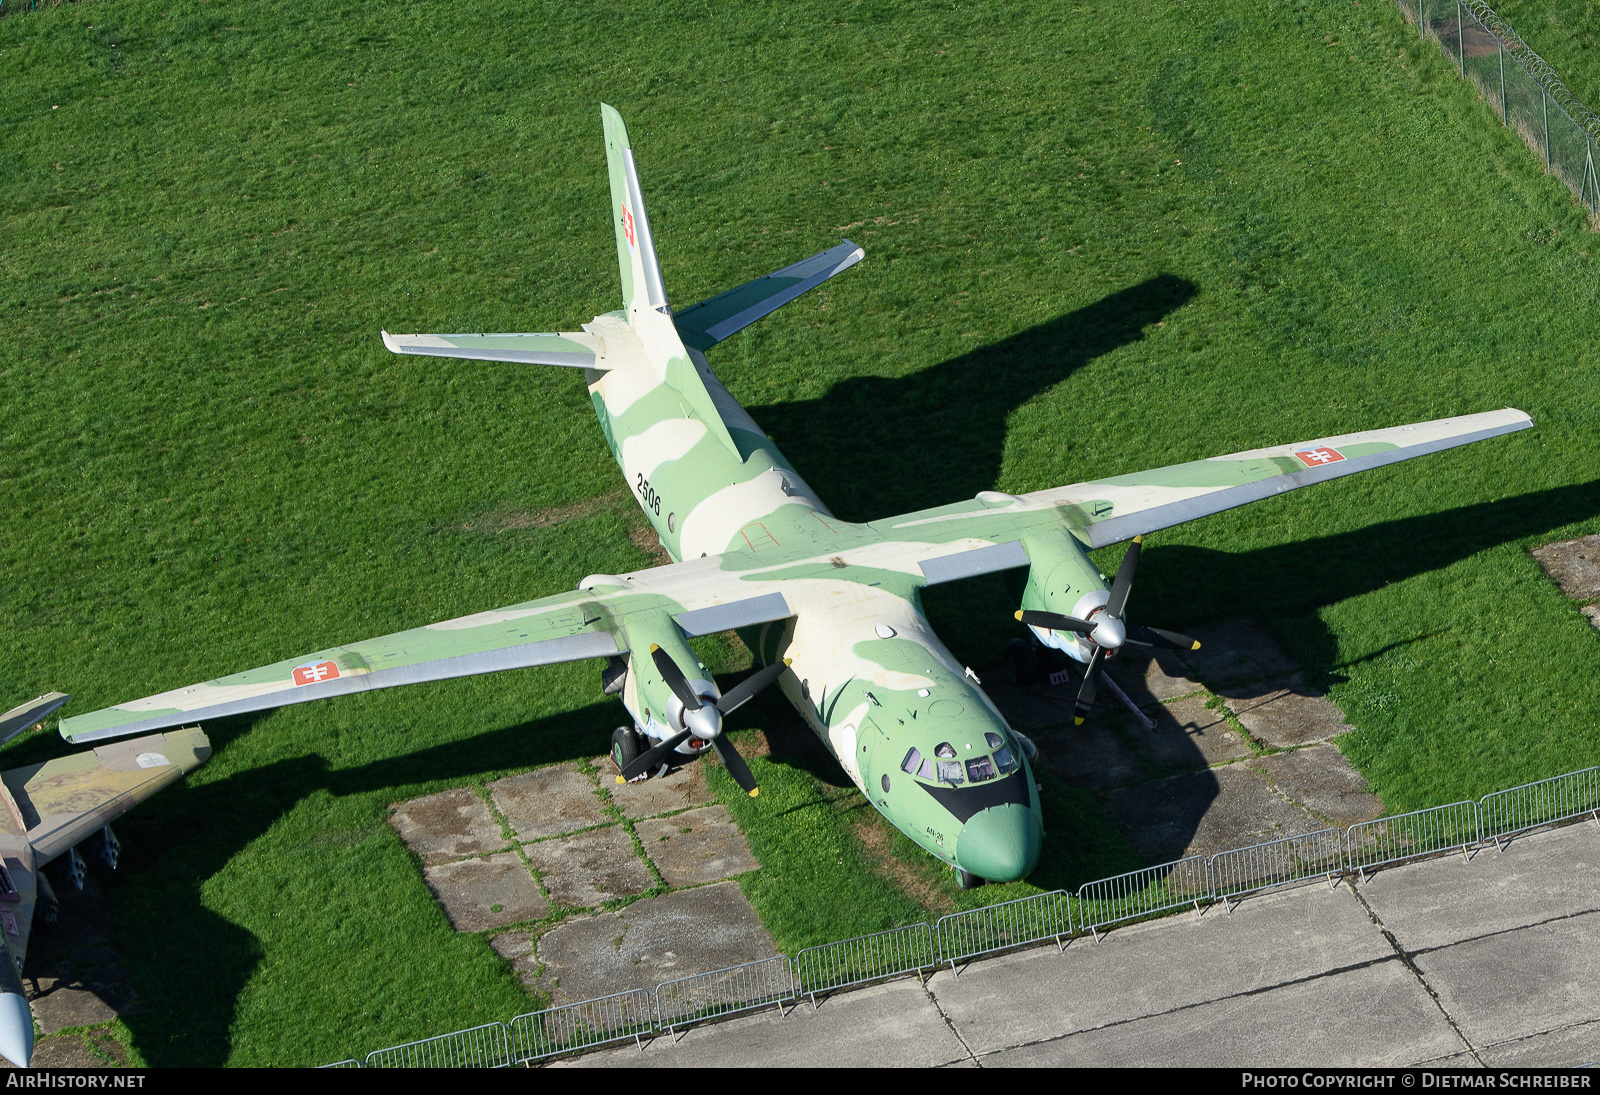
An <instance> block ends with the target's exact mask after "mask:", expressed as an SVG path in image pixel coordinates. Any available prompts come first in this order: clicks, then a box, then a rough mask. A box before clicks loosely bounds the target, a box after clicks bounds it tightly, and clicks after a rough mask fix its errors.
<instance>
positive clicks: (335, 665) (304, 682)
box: [61, 590, 632, 742]
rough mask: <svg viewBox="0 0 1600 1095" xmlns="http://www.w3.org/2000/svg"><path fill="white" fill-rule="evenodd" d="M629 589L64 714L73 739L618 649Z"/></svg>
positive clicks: (514, 609) (465, 621) (453, 623)
mask: <svg viewBox="0 0 1600 1095" xmlns="http://www.w3.org/2000/svg"><path fill="white" fill-rule="evenodd" d="M631 592H632V591H631V590H603V591H598V592H584V591H577V592H573V593H561V594H557V595H556V596H554V597H546V598H543V599H541V600H537V601H529V602H527V603H525V604H521V605H513V606H511V607H509V608H503V609H496V610H494V611H491V612H480V613H477V614H475V615H472V616H464V617H461V618H460V619H456V620H447V621H445V622H443V623H438V624H430V625H428V626H427V627H419V628H414V629H413V630H410V631H402V632H399V633H398V634H394V635H386V636H383V637H382V638H377V639H368V640H366V641H364V642H358V643H352V644H350V645H348V646H339V647H333V648H331V649H328V650H319V651H317V652H316V653H314V654H309V655H305V656H303V657H299V658H290V659H288V660H286V661H281V662H276V663H274V664H273V665H269V666H264V667H262V668H260V669H252V670H249V671H248V672H245V673H235V674H233V675H232V676H228V677H221V678H219V679H217V680H214V681H208V682H206V683H204V684H196V685H190V686H188V687H186V688H178V689H174V690H173V691H170V692H163V693H161V694H160V695H156V696H150V697H148V698H146V699H142V700H135V701H134V702H132V703H126V704H121V705H119V706H116V707H108V708H104V709H102V710H100V711H94V712H91V713H90V714H87V715H79V716H76V717H74V718H70V719H63V720H62V721H61V736H62V737H64V738H66V739H67V740H68V741H73V742H80V741H96V740H99V739H102V738H107V737H116V736H121V735H124V734H131V733H138V732H140V731H143V730H158V729H162V728H164V727H168V726H177V725H179V724H181V723H186V722H200V721H203V720H206V719H217V718H223V717H226V716H229V715H239V714H245V713H248V712H251V711H264V710H269V709H271V708H275V707H285V706H288V705H290V704H296V703H307V702H309V701H311V700H319V699H327V698H329V697H332V696H341V695H347V694H349V693H352V692H365V691H370V690H373V689H378V688H392V687H395V686H396V685H402V684H418V683H421V682H424V681H439V680H449V679H451V678H454V677H466V676H472V675H474V674H479V673H496V672H500V671H502V670H506V669H522V668H527V667H531V666H537V665H552V664H555V663H557V662H568V661H579V660H582V659H584V658H599V657H606V656H608V655H611V654H615V653H617V652H618V651H619V650H621V649H622V647H621V646H620V645H619V643H618V641H617V638H616V636H615V634H613V632H614V630H615V629H616V627H617V620H616V618H615V615H616V614H615V613H614V612H613V611H612V610H611V609H610V608H605V607H602V604H601V602H603V601H605V600H606V599H608V598H612V597H622V596H626V595H627V594H630V593H631Z"/></svg>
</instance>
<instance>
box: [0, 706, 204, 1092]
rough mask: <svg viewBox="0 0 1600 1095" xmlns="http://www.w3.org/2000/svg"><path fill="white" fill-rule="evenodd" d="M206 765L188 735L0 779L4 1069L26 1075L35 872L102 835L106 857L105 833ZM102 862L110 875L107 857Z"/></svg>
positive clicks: (41, 885)
mask: <svg viewBox="0 0 1600 1095" xmlns="http://www.w3.org/2000/svg"><path fill="white" fill-rule="evenodd" d="M58 696H59V697H60V700H59V701H58V702H56V705H57V706H59V703H61V702H65V701H66V699H67V697H65V696H61V694H60V693H51V695H50V696H49V697H43V699H46V700H50V701H54V698H55V697H58ZM39 705H40V701H39V700H35V701H34V703H33V704H30V705H27V706H29V707H34V708H36V707H38V706H39ZM210 755H211V743H210V742H209V741H208V740H207V739H206V736H205V734H204V733H202V732H201V731H200V728H199V727H195V726H191V727H187V728H185V729H182V730H175V731H172V732H171V733H167V734H151V735H150V736H148V737H143V738H136V739H134V740H132V741H120V742H117V743H115V744H112V745H103V746H100V747H99V748H97V749H91V750H88V751H86V752H82V753H75V754H73V755H72V756H67V757H57V758H56V759H55V760H49V761H45V762H44V763H43V764H30V765H26V766H24V767H22V768H14V769H12V770H11V771H9V772H3V773H0V801H3V805H0V1055H4V1057H5V1058H6V1059H7V1060H8V1061H11V1062H12V1063H14V1064H17V1065H21V1066H23V1067H24V1068H26V1067H27V1066H28V1064H29V1061H30V1059H31V1057H32V1055H33V1016H32V1014H31V1013H30V1011H29V1009H28V1002H27V994H26V992H25V990H24V987H23V984H22V979H21V973H22V964H23V962H24V961H25V960H26V957H27V952H28V943H29V940H30V938H31V936H32V933H33V914H34V910H35V909H36V908H37V906H38V903H39V899H40V897H41V894H42V895H44V896H46V897H48V898H49V899H50V900H54V898H53V897H51V896H50V886H49V883H48V881H46V880H45V878H44V876H43V875H42V874H41V873H40V868H42V867H43V866H44V865H45V864H46V863H49V862H50V861H51V860H52V859H55V858H56V857H57V856H59V855H62V854H63V853H65V852H66V851H67V849H69V848H71V847H72V846H73V845H75V844H78V843H80V842H82V841H84V840H87V839H88V838H90V837H93V836H94V835H96V834H98V833H100V832H102V831H103V830H104V831H106V833H107V837H108V842H109V843H110V844H111V846H112V848H113V849H114V848H115V841H114V840H111V839H110V836H109V830H106V826H108V825H110V823H111V822H113V821H115V820H116V819H117V818H119V817H121V816H122V815H123V814H124V813H126V812H127V811H128V810H129V809H130V808H131V807H133V806H135V805H137V804H138V803H140V802H143V801H144V800H145V799H147V798H149V797H150V796H151V795H153V794H155V793H156V792H157V791H159V790H161V788H163V787H166V786H168V785H169V784H172V783H176V782H177V781H178V780H179V779H182V778H183V776H184V774H185V773H187V772H190V771H192V770H193V769H194V768H196V767H197V766H199V765H200V764H201V763H202V762H203V761H205V760H206V758H207V757H209V756H210ZM107 858H108V861H109V862H110V863H111V865H112V866H115V865H116V856H115V852H114V850H113V851H112V852H111V853H110V854H109V855H108V857H107Z"/></svg>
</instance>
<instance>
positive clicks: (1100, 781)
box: [1002, 711, 1144, 787]
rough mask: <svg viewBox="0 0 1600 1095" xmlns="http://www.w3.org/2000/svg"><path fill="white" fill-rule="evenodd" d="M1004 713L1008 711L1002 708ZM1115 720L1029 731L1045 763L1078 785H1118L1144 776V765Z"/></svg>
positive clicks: (1071, 782) (1066, 779) (1050, 768)
mask: <svg viewBox="0 0 1600 1095" xmlns="http://www.w3.org/2000/svg"><path fill="white" fill-rule="evenodd" d="M1002 713H1004V712H1003V711H1002ZM1119 727H1120V723H1119V722H1118V721H1116V720H1111V719H1090V720H1088V721H1086V722H1085V723H1084V724H1083V725H1082V726H1073V725H1072V724H1071V719H1070V717H1069V719H1068V721H1067V725H1065V726H1064V727H1061V728H1060V729H1056V730H1035V731H1031V732H1030V733H1029V736H1030V737H1031V738H1032V739H1033V743H1034V744H1035V745H1037V746H1038V747H1039V755H1040V756H1041V757H1043V758H1044V765H1045V767H1046V768H1048V769H1049V770H1050V772H1051V773H1052V774H1054V775H1055V777H1056V778H1057V779H1059V780H1061V781H1062V782H1063V783H1069V784H1071V785H1072V786H1074V787H1115V786H1117V785H1119V784H1124V783H1131V782H1133V781H1135V780H1138V779H1142V778H1143V777H1144V764H1143V762H1142V761H1140V759H1139V754H1138V753H1136V752H1135V751H1134V749H1133V745H1132V743H1130V742H1129V741H1128V739H1127V738H1126V737H1124V736H1123V735H1122V733H1121V732H1120V730H1119Z"/></svg>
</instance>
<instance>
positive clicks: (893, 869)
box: [850, 813, 956, 917]
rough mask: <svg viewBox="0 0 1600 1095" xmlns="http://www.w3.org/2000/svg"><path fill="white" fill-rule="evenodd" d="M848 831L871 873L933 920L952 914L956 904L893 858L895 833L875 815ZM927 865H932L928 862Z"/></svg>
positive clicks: (863, 818)
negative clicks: (869, 865) (868, 865)
mask: <svg viewBox="0 0 1600 1095" xmlns="http://www.w3.org/2000/svg"><path fill="white" fill-rule="evenodd" d="M850 831H851V833H852V834H854V836H855V838H856V839H857V840H859V841H860V842H861V847H862V848H863V849H865V851H866V853H867V862H869V863H871V864H872V873H873V874H875V875H877V876H878V877H879V878H881V879H883V880H884V881H885V882H887V883H889V885H891V886H893V887H894V888H895V889H897V890H899V891H900V892H901V893H903V894H905V895H906V896H907V897H909V898H911V900H913V901H915V902H916V903H917V904H919V905H921V906H922V907H923V908H925V909H927V910H928V911H929V912H930V913H932V914H933V915H934V916H935V917H939V916H943V915H945V914H946V913H952V912H955V910H956V904H955V902H954V901H953V900H951V898H950V895H949V894H947V893H945V892H944V891H943V890H941V889H940V888H939V886H938V884H937V883H935V882H933V881H932V880H931V879H929V878H928V877H927V875H926V874H925V873H924V872H922V871H920V870H918V869H917V868H916V867H913V866H912V865H911V864H909V863H905V862H903V861H902V860H900V859H899V858H898V857H896V856H895V854H894V833H893V832H892V831H891V830H890V828H889V824H888V822H886V821H884V820H883V818H882V817H881V816H879V815H878V814H876V813H873V814H870V815H868V814H862V815H861V816H860V817H858V818H857V819H856V821H855V824H853V825H851V826H850ZM929 862H932V861H931V860H930V861H929Z"/></svg>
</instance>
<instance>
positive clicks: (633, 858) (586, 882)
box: [522, 825, 656, 908]
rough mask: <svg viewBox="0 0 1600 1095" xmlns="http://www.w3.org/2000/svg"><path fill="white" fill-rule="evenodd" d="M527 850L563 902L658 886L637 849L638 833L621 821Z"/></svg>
mask: <svg viewBox="0 0 1600 1095" xmlns="http://www.w3.org/2000/svg"><path fill="white" fill-rule="evenodd" d="M522 854H523V855H525V856H527V857H528V862H529V864H531V865H532V867H533V869H534V870H536V871H538V872H539V875H540V877H541V878H542V879H543V880H544V884H545V888H546V889H548V890H549V891H550V900H552V901H554V902H555V903H556V904H557V905H565V906H568V907H579V908H588V907H590V906H593V905H603V904H605V903H606V902H607V901H614V900H616V899H617V898H619V897H632V896H633V895H634V894H637V893H644V891H646V890H648V889H652V888H653V887H654V886H655V885H656V880H655V877H654V876H653V875H651V873H650V869H649V868H648V867H646V866H645V865H644V861H643V860H641V859H640V858H639V855H638V853H637V851H636V850H635V848H634V845H633V837H631V836H629V835H628V831H627V830H626V829H624V828H623V827H622V826H620V825H607V826H605V827H604V828H600V829H590V830H588V831H587V832H582V833H573V834H571V835H570V836H558V837H553V838H552V839H550V840H541V841H540V842H539V843H537V844H524V845H523V846H522Z"/></svg>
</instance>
